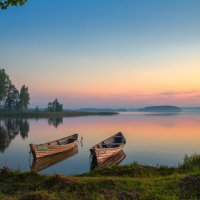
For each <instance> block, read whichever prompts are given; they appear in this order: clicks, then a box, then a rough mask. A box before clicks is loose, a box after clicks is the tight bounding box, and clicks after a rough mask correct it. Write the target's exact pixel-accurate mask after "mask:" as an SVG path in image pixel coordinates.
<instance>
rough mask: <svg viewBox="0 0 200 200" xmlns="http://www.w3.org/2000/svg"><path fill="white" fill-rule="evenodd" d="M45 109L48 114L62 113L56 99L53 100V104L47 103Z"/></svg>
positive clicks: (61, 106) (61, 108) (60, 105)
mask: <svg viewBox="0 0 200 200" xmlns="http://www.w3.org/2000/svg"><path fill="white" fill-rule="evenodd" d="M47 109H48V111H49V112H62V111H63V105H62V104H60V103H59V102H58V100H57V99H55V100H54V101H53V102H49V103H48V107H47Z"/></svg>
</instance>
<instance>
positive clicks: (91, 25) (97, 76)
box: [0, 0, 200, 108]
mask: <svg viewBox="0 0 200 200" xmlns="http://www.w3.org/2000/svg"><path fill="white" fill-rule="evenodd" d="M199 11H200V1H198V0H187V1H186V0H167V1H161V0H141V1H139V0H123V1H122V0H84V1H83V0H57V1H51V0H42V1H41V0H40V1H39V0H28V2H27V3H26V4H25V5H24V6H22V7H10V8H8V9H7V10H5V11H0V24H1V26H0V44H1V45H0V67H3V68H5V69H6V71H7V73H8V74H9V75H10V77H11V79H12V80H13V83H14V84H15V85H16V86H17V87H18V88H20V86H21V85H22V84H26V85H27V86H28V87H29V90H30V93H31V105H32V106H36V105H39V106H45V105H46V104H47V102H48V101H50V100H52V99H53V98H55V97H58V98H59V99H60V100H61V101H62V103H63V104H64V105H65V107H73V108H78V107H88V106H89V107H90V106H92V107H94V106H95V107H135V106H136V107H138V106H145V105H149V104H181V105H197V104H198V99H197V98H196V97H197V96H198V95H199V94H200V93H199V90H200V81H199V78H198V76H197V74H198V73H199V72H200V69H199V66H200V59H199V57H200V56H199V54H200V37H199V35H200V26H199V20H200V12H199ZM188 76H189V77H188ZM172 83H173V84H172ZM188 91H189V92H188ZM191 91H193V93H192V94H191V93H190V92H191ZM181 92H182V94H183V95H182V96H180V93H181ZM163 93H174V94H178V96H174V98H172V96H167V95H165V98H163V96H162V95H161V96H159V94H163ZM186 93H187V94H190V95H189V96H188V95H185V94H186ZM139 96H140V98H139ZM141 96H145V98H142V97H141Z"/></svg>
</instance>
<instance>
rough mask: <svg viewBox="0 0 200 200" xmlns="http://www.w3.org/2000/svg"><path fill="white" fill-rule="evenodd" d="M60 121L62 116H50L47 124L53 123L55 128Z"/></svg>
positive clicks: (61, 121)
mask: <svg viewBox="0 0 200 200" xmlns="http://www.w3.org/2000/svg"><path fill="white" fill-rule="evenodd" d="M62 123H63V118H62V117H51V118H49V119H48V124H49V125H53V126H54V127H55V128H57V127H58V126H59V125H60V124H62Z"/></svg>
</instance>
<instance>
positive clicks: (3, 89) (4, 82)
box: [0, 69, 11, 106]
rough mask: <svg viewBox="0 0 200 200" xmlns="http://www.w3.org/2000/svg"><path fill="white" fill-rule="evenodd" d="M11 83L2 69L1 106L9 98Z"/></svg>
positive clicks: (0, 77)
mask: <svg viewBox="0 0 200 200" xmlns="http://www.w3.org/2000/svg"><path fill="white" fill-rule="evenodd" d="M10 85H11V81H10V78H9V76H8V75H7V74H6V72H5V70H4V69H0V106H2V104H3V103H4V101H5V100H6V98H7V95H8V92H9V88H10Z"/></svg>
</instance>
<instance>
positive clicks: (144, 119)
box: [0, 113, 200, 175]
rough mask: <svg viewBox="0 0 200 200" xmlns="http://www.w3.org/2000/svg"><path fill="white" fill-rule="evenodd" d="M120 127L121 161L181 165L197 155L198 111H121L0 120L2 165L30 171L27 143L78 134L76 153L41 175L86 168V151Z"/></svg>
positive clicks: (199, 140)
mask: <svg viewBox="0 0 200 200" xmlns="http://www.w3.org/2000/svg"><path fill="white" fill-rule="evenodd" d="M119 131H121V132H122V133H124V135H125V137H126V140H127V144H126V145H125V148H124V152H125V154H126V158H125V159H124V160H123V161H122V162H121V164H125V163H131V162H133V161H137V162H140V163H144V164H148V165H157V164H161V165H170V166H175V165H178V163H181V162H182V160H183V158H184V155H185V154H186V153H187V154H189V155H190V154H192V153H195V152H196V153H200V113H180V114H174V115H167V114H166V115H162V114H148V113H146V114H145V113H120V114H119V115H114V116H87V117H85V116H84V117H73V118H63V119H57V120H53V119H49V120H48V119H39V120H35V119H27V120H26V119H13V118H12V119H9V118H7V119H0V168H2V167H3V166H8V167H10V168H12V169H17V170H21V171H29V170H30V165H31V164H32V160H33V159H32V157H30V154H29V151H30V149H29V144H30V143H36V144H40V143H45V142H48V141H51V140H55V139H59V138H62V137H66V136H68V135H70V134H72V133H78V134H79V139H80V138H81V137H83V144H82V145H81V144H79V147H78V153H77V154H76V155H74V156H72V157H70V158H68V159H66V160H63V161H61V162H59V163H57V164H55V165H53V166H51V167H49V168H47V169H45V170H42V171H41V173H44V174H53V173H60V174H65V175H74V174H80V173H84V172H88V171H89V170H90V162H91V158H90V152H89V149H90V148H91V147H92V146H93V145H94V144H96V143H98V142H100V141H102V140H104V139H106V138H107V137H109V136H111V135H113V134H115V133H117V132H119Z"/></svg>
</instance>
